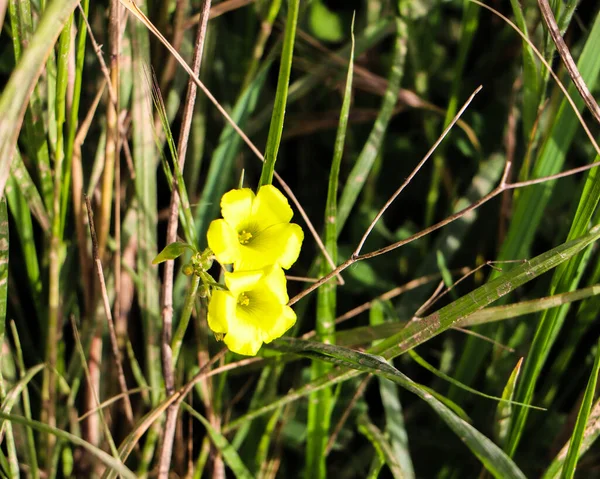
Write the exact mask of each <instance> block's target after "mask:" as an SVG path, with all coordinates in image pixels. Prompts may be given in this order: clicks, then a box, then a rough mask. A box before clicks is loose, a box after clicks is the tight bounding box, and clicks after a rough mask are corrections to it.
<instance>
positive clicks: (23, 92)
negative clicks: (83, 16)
mask: <svg viewBox="0 0 600 479" xmlns="http://www.w3.org/2000/svg"><path fill="white" fill-rule="evenodd" d="M78 3H79V0H55V1H53V2H50V3H49V4H48V6H47V8H46V9H45V10H44V12H43V15H42V17H41V19H40V23H39V24H38V27H37V29H36V31H35V34H34V35H33V36H32V38H31V40H30V42H29V45H28V47H27V49H26V50H25V51H24V52H23V56H22V57H21V60H20V61H19V63H18V64H17V67H16V68H15V69H14V70H13V72H12V75H11V76H10V78H9V79H8V82H7V83H6V85H5V87H4V89H3V92H2V96H0V195H2V194H3V193H4V186H5V185H6V180H7V179H8V174H9V171H10V168H9V166H10V162H11V159H12V157H13V154H14V151H15V146H16V144H17V138H18V136H19V129H20V126H21V123H22V121H23V115H24V114H25V109H26V108H27V101H28V100H29V95H30V92H31V89H32V88H34V85H35V82H36V81H37V79H38V78H39V76H40V74H41V73H42V70H43V68H42V67H43V64H44V62H45V61H46V59H47V58H48V55H49V54H50V52H51V51H52V48H53V47H54V43H55V41H56V39H57V38H58V36H59V34H60V33H61V31H62V29H63V27H64V25H65V24H66V22H67V20H68V19H69V17H70V16H71V13H73V10H74V9H75V8H76V7H77V4H78Z"/></svg>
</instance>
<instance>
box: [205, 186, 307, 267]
mask: <svg viewBox="0 0 600 479" xmlns="http://www.w3.org/2000/svg"><path fill="white" fill-rule="evenodd" d="M221 213H222V214H223V219H218V220H215V221H213V222H212V223H211V224H210V226H209V228H208V233H207V238H208V246H209V248H210V249H211V250H212V251H213V252H214V254H215V257H216V258H217V261H219V263H221V264H230V263H233V266H234V268H235V270H237V271H239V270H256V269H260V268H264V267H265V266H268V265H270V264H275V265H279V266H281V267H282V268H285V269H288V268H289V267H290V266H292V264H294V262H295V261H296V260H297V259H298V255H299V254H300V246H301V245H302V240H303V239H304V233H303V232H302V228H300V226H298V225H297V224H293V223H290V220H291V219H292V215H293V213H292V208H290V205H289V203H288V201H287V200H286V198H285V196H283V194H282V193H281V192H280V191H279V190H278V189H277V188H275V187H274V186H272V185H265V186H263V187H261V188H260V189H259V191H258V194H257V195H254V192H253V191H252V190H251V189H249V188H242V189H238V190H231V191H229V192H227V193H225V194H224V195H223V198H222V199H221Z"/></svg>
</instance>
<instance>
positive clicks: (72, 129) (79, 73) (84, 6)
mask: <svg viewBox="0 0 600 479" xmlns="http://www.w3.org/2000/svg"><path fill="white" fill-rule="evenodd" d="M89 9H90V0H83V1H82V2H81V10H80V11H79V23H78V24H77V44H76V60H75V80H74V81H73V97H72V104H71V111H70V115H69V123H68V131H67V141H66V148H65V151H66V153H65V160H66V161H65V173H64V175H65V176H64V187H63V194H62V199H61V212H62V213H61V215H62V217H61V231H64V229H65V219H66V214H67V201H68V199H69V193H70V184H71V164H72V162H73V147H74V145H75V134H76V133H77V127H78V126H79V122H78V116H79V103H80V99H81V85H82V83H83V67H84V61H85V45H86V40H87V28H86V24H85V18H84V17H86V18H87V16H88V12H89ZM76 201H77V199H76ZM61 236H62V235H61Z"/></svg>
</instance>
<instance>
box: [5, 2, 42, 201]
mask: <svg viewBox="0 0 600 479" xmlns="http://www.w3.org/2000/svg"><path fill="white" fill-rule="evenodd" d="M9 11H10V20H11V26H12V28H13V45H14V50H15V59H16V60H17V61H18V60H19V59H20V58H21V55H22V48H27V46H28V45H29V42H30V41H31V36H32V35H33V29H34V27H33V19H32V11H31V2H30V1H29V0H23V1H16V0H12V1H11V2H10V7H9ZM42 86H43V83H37V84H36V85H35V86H34V87H33V89H32V91H31V96H30V98H29V108H28V109H27V111H26V112H25V118H24V121H23V129H24V132H25V137H26V138H27V141H26V144H25V147H26V148H27V153H28V156H29V157H30V158H31V159H33V160H35V163H36V166H37V171H38V174H39V178H40V183H41V187H42V193H43V196H44V201H45V202H46V206H47V207H48V208H50V207H51V205H52V189H53V187H52V173H51V169H50V155H49V149H48V143H47V140H46V131H45V126H44V110H43V105H42V100H41V90H42Z"/></svg>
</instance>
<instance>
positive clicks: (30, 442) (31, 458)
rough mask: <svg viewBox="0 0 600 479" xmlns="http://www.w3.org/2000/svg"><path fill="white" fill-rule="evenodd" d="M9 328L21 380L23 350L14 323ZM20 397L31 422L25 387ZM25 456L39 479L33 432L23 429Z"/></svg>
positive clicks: (23, 373) (26, 415)
mask: <svg viewBox="0 0 600 479" xmlns="http://www.w3.org/2000/svg"><path fill="white" fill-rule="evenodd" d="M10 327H11V330H12V336H13V341H14V343H15V352H16V356H17V364H18V365H19V378H20V379H21V380H23V378H24V377H25V374H26V372H25V371H26V369H25V360H24V359H23V349H22V348H21V340H20V339H19V334H18V333H17V328H16V326H15V323H14V321H11V323H10ZM21 396H22V399H23V413H24V414H25V417H26V418H27V419H29V420H31V403H30V400H29V391H28V389H27V387H24V388H23V391H22V392H21ZM25 443H26V448H25V455H26V458H27V465H28V466H29V472H30V474H31V477H32V478H33V479H39V477H40V472H39V469H38V460H37V451H36V447H35V439H34V437H33V431H32V430H31V428H28V427H27V428H25Z"/></svg>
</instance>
